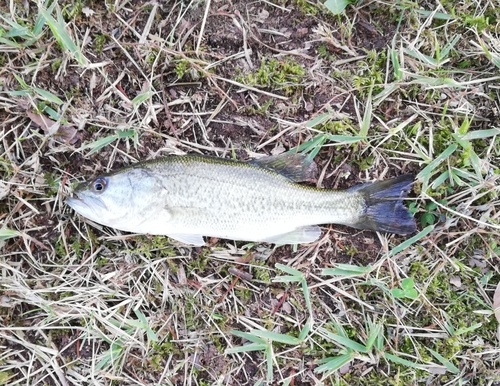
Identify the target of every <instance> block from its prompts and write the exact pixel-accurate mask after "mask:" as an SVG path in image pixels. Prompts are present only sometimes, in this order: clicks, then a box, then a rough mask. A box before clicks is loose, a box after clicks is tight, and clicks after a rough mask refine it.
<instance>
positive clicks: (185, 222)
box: [66, 153, 417, 246]
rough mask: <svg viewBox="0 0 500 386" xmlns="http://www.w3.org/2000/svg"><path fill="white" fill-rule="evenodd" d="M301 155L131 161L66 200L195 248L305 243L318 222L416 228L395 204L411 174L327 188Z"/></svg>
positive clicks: (98, 216)
mask: <svg viewBox="0 0 500 386" xmlns="http://www.w3.org/2000/svg"><path fill="white" fill-rule="evenodd" d="M312 162H313V161H312V160H310V159H309V157H308V156H307V155H305V154H302V153H285V154H281V155H278V156H267V157H263V158H260V159H255V160H252V161H249V162H243V161H237V160H231V159H224V158H217V157H210V156H203V155H190V154H188V155H183V156H178V155H170V156H165V157H162V158H158V159H153V160H148V161H143V162H138V163H135V164H133V165H131V166H128V167H125V168H122V169H119V170H116V171H113V172H111V173H108V174H103V175H99V176H97V177H95V178H93V179H90V180H88V181H86V182H83V183H80V184H79V185H78V186H77V187H76V188H75V189H74V194H73V197H69V198H68V199H67V201H66V202H67V205H68V206H69V207H71V208H72V209H73V210H74V211H75V212H77V213H78V214H80V215H81V216H83V217H85V218H87V219H89V220H91V221H93V222H96V223H98V224H102V225H105V226H108V227H111V228H116V229H119V230H122V231H127V232H132V233H139V234H149V235H165V236H168V237H170V238H172V239H175V240H177V241H180V242H182V243H184V244H190V245H194V246H202V245H204V244H205V242H204V239H203V236H208V237H216V238H222V239H230V240H241V241H250V242H268V243H274V244H279V245H283V244H303V243H311V242H314V241H316V240H318V239H319V237H320V236H321V228H320V227H319V225H320V224H342V225H347V226H349V227H352V228H357V229H367V230H373V231H380V232H387V233H393V234H399V235H406V234H411V233H414V232H415V231H416V229H417V228H416V224H415V219H414V218H413V216H412V215H411V213H410V212H409V210H408V209H407V208H406V207H405V206H404V205H403V200H404V199H405V197H406V196H407V194H408V192H409V191H410V190H411V189H412V184H413V181H414V177H413V175H410V174H404V175H401V176H399V177H396V178H393V179H389V180H385V181H377V182H371V183H365V184H360V185H355V186H354V187H352V188H350V189H347V190H331V189H323V188H316V187H312V186H309V185H307V184H302V183H300V182H302V181H304V180H307V179H310V173H311V164H312Z"/></svg>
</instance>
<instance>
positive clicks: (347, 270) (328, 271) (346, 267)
mask: <svg viewBox="0 0 500 386" xmlns="http://www.w3.org/2000/svg"><path fill="white" fill-rule="evenodd" d="M372 269H373V268H372V266H371V265H367V266H366V267H362V266H358V265H351V264H335V267H334V268H325V269H323V270H322V271H321V274H322V275H329V276H357V275H366V274H367V273H370V272H371V271H372Z"/></svg>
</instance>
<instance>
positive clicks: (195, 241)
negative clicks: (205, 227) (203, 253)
mask: <svg viewBox="0 0 500 386" xmlns="http://www.w3.org/2000/svg"><path fill="white" fill-rule="evenodd" d="M167 236H168V237H170V238H171V239H175V240H177V241H180V242H181V243H184V244H190V245H194V246H197V247H201V246H202V245H205V241H204V240H203V237H202V236H201V235H192V234H186V233H170V234H168V235H167Z"/></svg>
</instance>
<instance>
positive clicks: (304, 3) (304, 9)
mask: <svg viewBox="0 0 500 386" xmlns="http://www.w3.org/2000/svg"><path fill="white" fill-rule="evenodd" d="M292 4H293V5H294V6H295V7H296V8H297V10H299V11H300V12H301V13H303V14H305V15H311V16H316V15H317V14H318V13H320V11H321V8H320V5H319V4H318V3H316V2H312V1H308V0H293V1H292Z"/></svg>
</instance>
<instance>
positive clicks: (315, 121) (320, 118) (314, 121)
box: [306, 113, 331, 129]
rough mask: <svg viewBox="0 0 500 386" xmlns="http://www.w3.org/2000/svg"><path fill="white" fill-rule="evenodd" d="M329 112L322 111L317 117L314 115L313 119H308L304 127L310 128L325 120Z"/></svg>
mask: <svg viewBox="0 0 500 386" xmlns="http://www.w3.org/2000/svg"><path fill="white" fill-rule="evenodd" d="M330 116H331V113H323V114H320V115H318V116H317V117H314V118H313V119H311V120H309V121H308V122H307V123H306V127H308V128H310V129H312V128H313V127H315V126H318V125H320V124H322V123H325V122H327V121H328V120H329V119H330Z"/></svg>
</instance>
